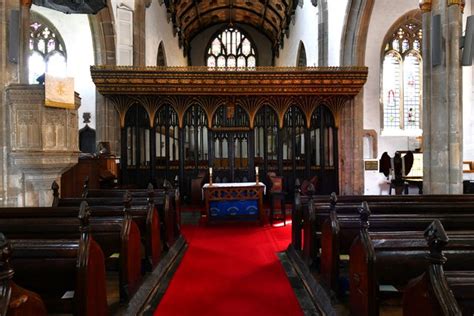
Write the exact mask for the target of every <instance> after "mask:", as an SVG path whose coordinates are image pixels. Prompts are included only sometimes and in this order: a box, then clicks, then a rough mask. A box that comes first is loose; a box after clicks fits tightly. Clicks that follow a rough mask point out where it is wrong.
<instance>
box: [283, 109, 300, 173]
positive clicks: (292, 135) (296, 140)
mask: <svg viewBox="0 0 474 316" xmlns="http://www.w3.org/2000/svg"><path fill="white" fill-rule="evenodd" d="M305 126H306V125H305V118H304V115H303V112H301V110H300V109H299V108H298V107H296V106H291V107H290V108H289V109H288V111H287V112H286V113H285V117H284V126H283V132H282V134H283V135H282V136H283V139H282V145H283V146H282V147H283V169H291V168H293V167H294V166H295V167H296V168H298V167H304V165H305V163H304V160H305V141H304V131H305ZM293 162H294V163H295V165H293Z"/></svg>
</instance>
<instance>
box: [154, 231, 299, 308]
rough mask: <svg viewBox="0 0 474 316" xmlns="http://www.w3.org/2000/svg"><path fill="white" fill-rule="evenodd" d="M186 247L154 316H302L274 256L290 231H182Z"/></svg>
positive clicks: (289, 234) (280, 249)
mask: <svg viewBox="0 0 474 316" xmlns="http://www.w3.org/2000/svg"><path fill="white" fill-rule="evenodd" d="M183 233H184V235H185V237H186V240H187V241H188V243H189V249H188V250H187V252H186V254H185V256H184V258H183V261H182V262H181V265H180V267H179V268H178V270H177V272H176V274H175V276H174V277H173V280H172V281H171V283H170V286H169V288H168V290H167V291H166V294H165V296H164V297H163V300H162V301H161V303H160V305H159V306H158V309H157V310H156V311H155V315H160V316H168V315H200V316H201V315H212V316H217V315H249V316H251V315H261V316H265V315H272V316H275V315H292V316H293V315H303V313H302V311H301V309H300V307H299V304H298V301H297V299H296V296H295V294H294V293H293V290H292V288H291V285H290V283H289V281H288V278H287V277H286V275H285V271H284V269H283V267H282V265H281V264H280V262H279V260H278V257H277V255H276V252H280V251H283V250H285V249H286V247H287V246H288V244H289V242H290V238H291V225H287V226H286V227H270V226H266V227H258V226H247V225H246V226H243V225H230V224H229V225H225V226H220V225H219V226H217V225H216V226H210V227H197V226H185V227H183Z"/></svg>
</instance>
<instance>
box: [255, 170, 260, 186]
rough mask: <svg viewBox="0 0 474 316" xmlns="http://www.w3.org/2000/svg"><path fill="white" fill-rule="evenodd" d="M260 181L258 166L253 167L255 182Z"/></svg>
mask: <svg viewBox="0 0 474 316" xmlns="http://www.w3.org/2000/svg"><path fill="white" fill-rule="evenodd" d="M259 182H260V181H259V180H258V167H255V183H256V184H258V183H259Z"/></svg>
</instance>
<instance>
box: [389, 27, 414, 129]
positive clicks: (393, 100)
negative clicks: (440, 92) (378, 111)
mask: <svg viewBox="0 0 474 316" xmlns="http://www.w3.org/2000/svg"><path fill="white" fill-rule="evenodd" d="M421 44H422V30H421V22H420V21H419V19H404V22H403V23H402V24H401V25H399V26H397V27H396V28H395V30H394V31H392V32H391V33H389V35H388V36H387V37H386V41H385V43H384V47H385V50H384V55H383V64H382V67H383V70H382V91H381V92H382V96H381V101H382V104H383V126H384V129H385V130H387V129H392V130H420V129H421V116H422V115H421V102H422V67H423V60H422V57H421Z"/></svg>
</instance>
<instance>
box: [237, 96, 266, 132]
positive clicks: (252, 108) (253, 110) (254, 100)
mask: <svg viewBox="0 0 474 316" xmlns="http://www.w3.org/2000/svg"><path fill="white" fill-rule="evenodd" d="M236 103H237V104H238V105H240V106H241V107H242V108H243V109H244V110H245V111H246V112H247V114H248V115H249V119H250V128H253V127H254V124H255V122H254V121H255V116H256V115H257V112H258V110H259V109H260V108H261V107H262V106H263V105H264V104H265V103H268V100H267V98H266V97H260V98H259V97H241V98H239V99H238V100H237V102H236Z"/></svg>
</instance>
